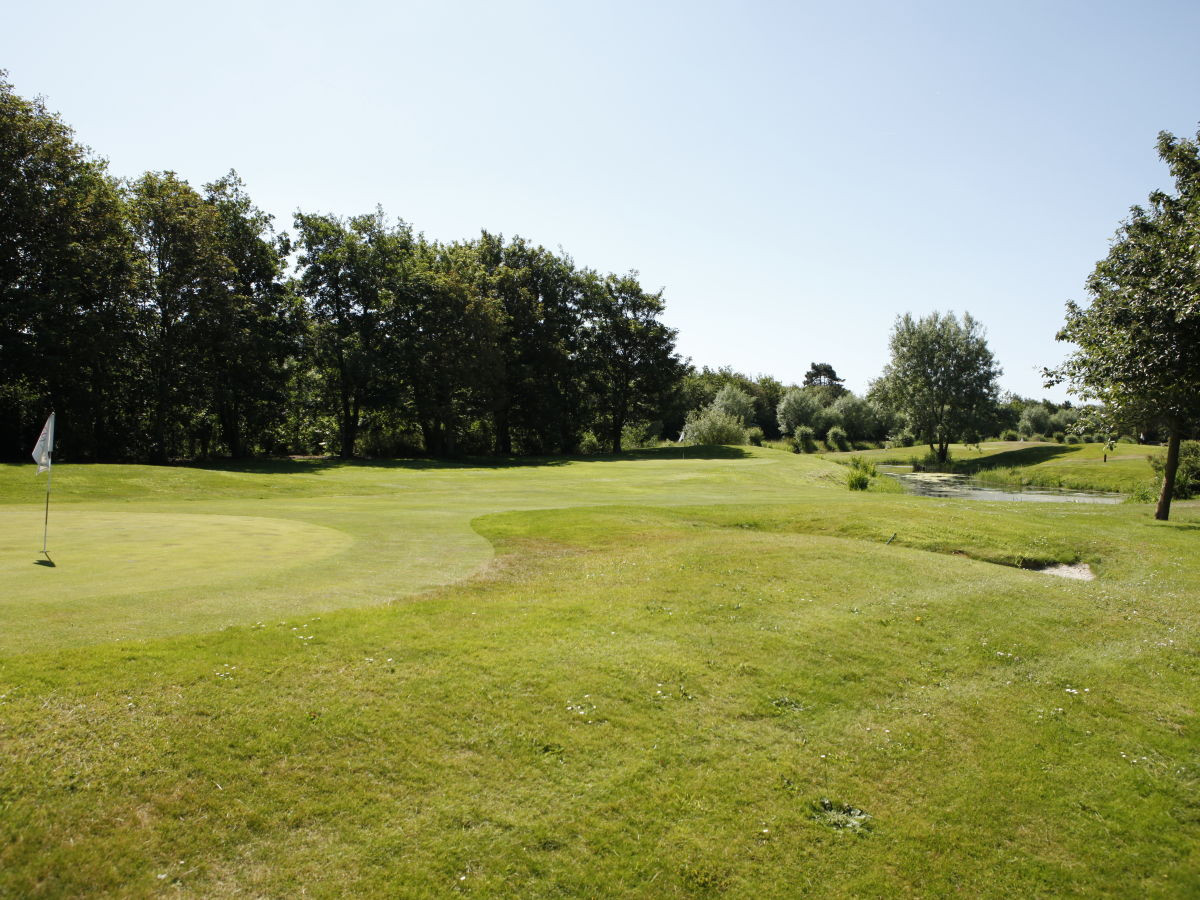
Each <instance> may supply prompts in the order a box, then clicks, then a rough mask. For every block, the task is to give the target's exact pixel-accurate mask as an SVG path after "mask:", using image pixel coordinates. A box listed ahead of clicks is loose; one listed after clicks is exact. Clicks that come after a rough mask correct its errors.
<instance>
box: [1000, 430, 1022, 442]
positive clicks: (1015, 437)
mask: <svg viewBox="0 0 1200 900" xmlns="http://www.w3.org/2000/svg"><path fill="white" fill-rule="evenodd" d="M1020 439H1021V435H1020V434H1018V433H1017V432H1016V431H1013V430H1012V429H1011V428H1010V429H1009V430H1007V431H1005V432H1004V433H1003V434H1002V435H1000V440H1002V441H1019V440H1020Z"/></svg>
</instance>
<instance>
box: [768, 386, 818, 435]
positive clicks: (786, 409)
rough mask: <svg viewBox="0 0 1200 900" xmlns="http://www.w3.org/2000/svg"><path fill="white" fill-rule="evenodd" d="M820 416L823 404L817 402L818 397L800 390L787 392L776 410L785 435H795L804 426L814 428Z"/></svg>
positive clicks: (781, 429)
mask: <svg viewBox="0 0 1200 900" xmlns="http://www.w3.org/2000/svg"><path fill="white" fill-rule="evenodd" d="M820 414H821V404H820V403H818V402H817V399H816V397H814V396H813V395H812V393H811V392H809V391H805V390H801V389H800V388H792V389H791V390H789V391H787V392H786V393H785V394H784V395H783V397H782V399H780V401H779V406H778V408H777V409H776V418H777V419H778V422H779V430H780V432H781V433H783V434H795V432H796V429H797V428H799V427H800V426H802V425H804V426H808V427H809V428H810V429H812V428H814V425H815V423H816V421H817V419H818V418H819V416H820Z"/></svg>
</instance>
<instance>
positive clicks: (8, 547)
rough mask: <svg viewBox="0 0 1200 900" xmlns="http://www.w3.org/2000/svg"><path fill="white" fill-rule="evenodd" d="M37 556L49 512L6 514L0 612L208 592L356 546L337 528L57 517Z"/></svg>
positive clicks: (86, 514)
mask: <svg viewBox="0 0 1200 900" xmlns="http://www.w3.org/2000/svg"><path fill="white" fill-rule="evenodd" d="M51 528H52V530H51V534H50V541H49V548H50V559H51V560H52V561H53V563H54V565H53V567H51V566H49V565H46V564H45V562H44V559H45V558H44V557H42V556H41V555H40V554H39V552H38V551H39V550H40V547H41V531H42V510H40V509H30V508H28V507H23V508H15V509H13V508H10V509H0V571H3V573H4V591H3V592H2V593H0V609H3V608H4V607H8V608H9V609H10V610H13V608H14V607H27V606H29V605H30V604H53V603H56V602H59V601H61V600H63V599H64V598H67V597H69V598H71V599H73V600H84V599H87V598H95V597H102V596H107V595H121V596H125V595H129V594H143V593H147V592H157V591H165V590H171V589H174V588H180V587H191V588H204V587H215V586H219V585H221V584H225V583H229V582H233V581H240V580H243V579H247V578H251V577H253V576H256V575H260V574H263V573H267V572H276V571H278V570H280V569H282V568H289V567H292V566H295V565H297V564H301V563H307V562H312V561H314V560H318V559H323V558H325V557H328V556H332V555H333V554H335V553H339V552H341V551H342V550H344V549H346V548H347V547H348V546H349V545H350V544H352V543H353V538H351V537H350V535H348V534H346V533H344V532H342V531H338V530H336V529H333V528H326V527H324V526H321V525H314V524H312V523H310V522H303V521H297V520H288V519H272V518H261V517H256V516H222V515H195V514H171V513H145V512H119V513H118V512H94V511H84V510H79V509H71V508H67V509H62V510H58V511H57V513H56V515H55V517H54V521H53V522H51Z"/></svg>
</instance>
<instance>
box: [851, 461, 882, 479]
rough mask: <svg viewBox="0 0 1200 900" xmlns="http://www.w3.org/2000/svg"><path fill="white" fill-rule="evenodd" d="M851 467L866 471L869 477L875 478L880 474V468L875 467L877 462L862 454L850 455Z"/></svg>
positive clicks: (853, 469)
mask: <svg viewBox="0 0 1200 900" xmlns="http://www.w3.org/2000/svg"><path fill="white" fill-rule="evenodd" d="M850 469H851V471H854V472H865V473H866V474H867V477H869V478H874V477H875V476H877V475H878V474H879V470H878V469H876V468H875V463H873V462H871V461H870V460H869V459H863V458H862V457H861V456H852V457H850Z"/></svg>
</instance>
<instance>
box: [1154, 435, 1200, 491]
mask: <svg viewBox="0 0 1200 900" xmlns="http://www.w3.org/2000/svg"><path fill="white" fill-rule="evenodd" d="M1149 459H1150V465H1151V466H1153V467H1154V474H1155V475H1156V476H1157V478H1158V485H1159V489H1160V490H1161V488H1162V480H1163V469H1164V468H1165V467H1166V458H1165V457H1163V456H1151V457H1149ZM1196 494H1200V441H1183V442H1182V443H1181V444H1180V445H1179V468H1178V469H1176V470H1175V490H1174V491H1173V492H1172V493H1171V496H1172V497H1173V498H1175V499H1176V500H1188V499H1190V498H1191V497H1194V496H1195V495H1196Z"/></svg>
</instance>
